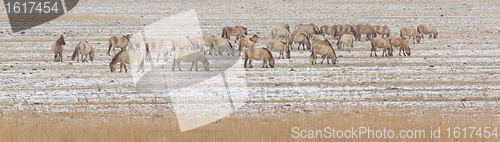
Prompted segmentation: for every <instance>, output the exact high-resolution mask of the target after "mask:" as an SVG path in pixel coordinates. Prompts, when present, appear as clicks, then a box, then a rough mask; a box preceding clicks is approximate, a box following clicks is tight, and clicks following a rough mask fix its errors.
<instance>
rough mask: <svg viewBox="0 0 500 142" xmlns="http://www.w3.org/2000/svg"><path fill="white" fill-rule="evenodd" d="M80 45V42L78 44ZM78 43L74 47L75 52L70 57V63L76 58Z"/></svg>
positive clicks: (78, 49) (78, 48)
mask: <svg viewBox="0 0 500 142" xmlns="http://www.w3.org/2000/svg"><path fill="white" fill-rule="evenodd" d="M80 43H82V42H80ZM80 43H78V44H77V45H76V47H75V51H73V55H71V61H74V60H75V57H76V56H78V51H80Z"/></svg>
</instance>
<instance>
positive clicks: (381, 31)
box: [373, 25, 391, 38]
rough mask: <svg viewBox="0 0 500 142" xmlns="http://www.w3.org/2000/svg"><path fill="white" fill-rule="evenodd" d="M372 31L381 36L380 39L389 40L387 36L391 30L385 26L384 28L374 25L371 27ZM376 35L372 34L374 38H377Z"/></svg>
mask: <svg viewBox="0 0 500 142" xmlns="http://www.w3.org/2000/svg"><path fill="white" fill-rule="evenodd" d="M373 29H374V30H375V32H376V33H377V34H379V35H381V36H382V38H384V36H385V38H389V36H390V35H391V30H390V29H389V26H387V25H385V26H380V25H375V26H373ZM377 34H374V36H375V37H377Z"/></svg>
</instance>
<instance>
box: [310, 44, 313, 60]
mask: <svg viewBox="0 0 500 142" xmlns="http://www.w3.org/2000/svg"><path fill="white" fill-rule="evenodd" d="M310 57H311V58H314V46H313V47H312V48H311V55H310Z"/></svg>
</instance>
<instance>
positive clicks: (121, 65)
mask: <svg viewBox="0 0 500 142" xmlns="http://www.w3.org/2000/svg"><path fill="white" fill-rule="evenodd" d="M122 67H123V64H122V63H120V73H122Z"/></svg>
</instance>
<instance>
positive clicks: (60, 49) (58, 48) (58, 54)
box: [51, 35, 66, 62]
mask: <svg viewBox="0 0 500 142" xmlns="http://www.w3.org/2000/svg"><path fill="white" fill-rule="evenodd" d="M63 45H66V42H64V36H63V35H61V36H59V39H57V41H56V42H55V43H54V44H52V47H51V49H52V52H53V53H54V54H55V55H54V62H63V60H62V53H64V46H63Z"/></svg>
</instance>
